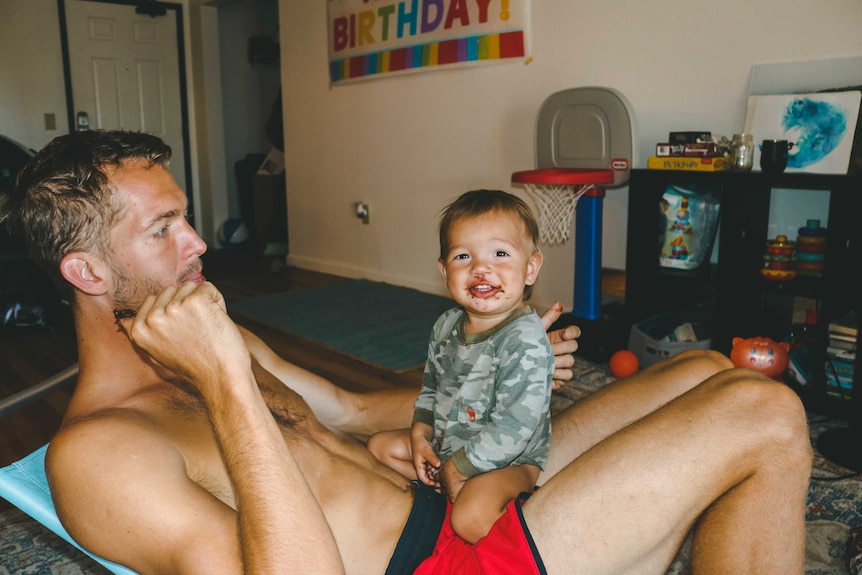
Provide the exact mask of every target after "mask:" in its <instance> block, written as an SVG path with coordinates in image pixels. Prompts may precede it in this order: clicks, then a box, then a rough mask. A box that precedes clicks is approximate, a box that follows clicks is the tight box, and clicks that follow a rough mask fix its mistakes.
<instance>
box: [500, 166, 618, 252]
mask: <svg viewBox="0 0 862 575" xmlns="http://www.w3.org/2000/svg"><path fill="white" fill-rule="evenodd" d="M613 181H614V172H613V170H593V169H586V168H544V169H538V170H525V171H522V172H515V173H514V174H512V183H513V184H523V185H524V189H525V191H526V192H527V195H529V196H530V198H531V199H532V200H533V203H535V205H536V210H537V212H538V213H537V214H536V219H537V220H538V222H539V240H540V241H541V243H543V244H546V245H551V246H553V245H561V244H564V243H566V241H567V240H568V239H569V230H570V229H571V227H572V220H573V219H574V217H575V206H576V205H577V203H578V200H579V199H580V198H581V196H584V195H586V196H592V197H603V196H604V195H605V190H604V187H603V186H601V185H600V184H611V183H613Z"/></svg>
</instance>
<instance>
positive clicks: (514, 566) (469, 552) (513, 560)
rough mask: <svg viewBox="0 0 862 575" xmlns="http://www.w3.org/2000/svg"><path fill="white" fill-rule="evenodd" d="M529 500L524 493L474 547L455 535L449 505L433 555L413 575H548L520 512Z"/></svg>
mask: <svg viewBox="0 0 862 575" xmlns="http://www.w3.org/2000/svg"><path fill="white" fill-rule="evenodd" d="M529 496H530V495H529V494H528V493H522V494H521V495H520V496H519V497H517V498H516V499H514V500H513V501H510V502H509V504H508V505H507V506H506V512H505V513H504V514H503V516H502V517H500V519H498V520H497V522H496V523H494V525H493V526H492V527H491V531H490V532H489V533H488V535H486V536H485V537H483V538H482V539H480V540H479V541H477V542H476V544H475V545H471V544H469V543H467V542H466V541H464V540H463V539H461V538H460V537H458V536H457V535H456V534H455V531H454V530H453V529H452V522H451V521H450V517H449V516H450V514H451V512H452V504H451V503H450V504H448V506H447V508H446V519H445V520H444V521H443V529H442V530H441V531H440V536H439V537H438V538H437V544H436V546H435V547H434V552H433V553H432V554H431V556H430V557H428V558H427V559H426V560H425V561H423V562H422V564H421V565H419V568H418V569H416V571H414V575H455V574H457V575H498V574H506V573H511V574H513V575H547V571H546V570H545V565H544V564H543V563H542V558H541V557H539V551H538V549H536V545H535V543H533V538H532V536H530V530H529V529H528V528H527V524H526V523H525V522H524V515H523V513H522V511H521V504H522V503H523V502H524V501H526V500H527V498H529Z"/></svg>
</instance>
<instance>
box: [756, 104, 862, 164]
mask: <svg viewBox="0 0 862 575" xmlns="http://www.w3.org/2000/svg"><path fill="white" fill-rule="evenodd" d="M860 101H862V92H860V91H856V90H850V91H845V92H817V93H808V94H777V95H764V96H750V97H749V101H748V111H747V113H746V118H745V132H746V133H750V134H754V141H755V142H756V143H757V144H758V145H757V146H756V147H755V151H754V169H755V170H757V169H759V166H760V142H762V141H763V140H787V141H788V142H789V143H790V144H791V146H790V150H789V154H788V160H787V171H788V172H791V171H796V172H810V173H815V174H846V173H847V171H848V167H849V164H850V154H851V151H852V149H853V139H854V135H855V132H856V124H857V122H858V120H859V105H860Z"/></svg>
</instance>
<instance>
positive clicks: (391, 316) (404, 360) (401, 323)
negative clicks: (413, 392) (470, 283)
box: [229, 280, 455, 373]
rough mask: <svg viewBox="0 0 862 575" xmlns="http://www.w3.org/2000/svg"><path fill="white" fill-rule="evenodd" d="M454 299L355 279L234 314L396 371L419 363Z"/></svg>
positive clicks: (239, 308)
mask: <svg viewBox="0 0 862 575" xmlns="http://www.w3.org/2000/svg"><path fill="white" fill-rule="evenodd" d="M454 305H455V303H454V301H453V300H451V299H449V298H446V297H442V296H437V295H432V294H427V293H424V292H420V291H418V290H414V289H410V288H405V287H399V286H394V285H390V284H386V283H380V282H372V281H367V280H356V281H351V282H347V283H344V284H339V285H334V286H327V287H324V288H318V289H312V290H306V291H298V292H289V293H282V294H275V295H270V296H264V297H260V298H255V299H250V300H246V301H242V302H239V303H235V304H233V305H231V306H230V308H229V311H230V312H232V313H233V312H237V313H240V314H242V315H244V316H246V317H249V318H251V319H254V320H256V321H259V322H261V323H264V324H266V325H268V326H270V327H274V328H278V329H280V330H282V331H285V332H288V333H291V334H294V335H297V336H300V337H302V338H305V339H308V340H312V341H315V342H318V343H320V344H322V345H324V346H326V347H328V348H330V349H333V350H335V351H338V352H340V353H343V354H345V355H348V356H351V357H354V358H356V359H359V360H361V361H364V362H366V363H370V364H373V365H376V366H378V367H382V368H385V369H388V370H391V371H394V372H396V373H400V372H403V371H407V370H411V369H414V368H416V367H420V366H422V365H424V363H425V357H426V355H427V354H428V338H429V336H430V335H431V327H432V326H433V325H434V321H435V320H436V319H437V317H438V316H439V315H440V314H441V313H443V312H444V311H446V310H447V309H449V308H451V307H453V306H454Z"/></svg>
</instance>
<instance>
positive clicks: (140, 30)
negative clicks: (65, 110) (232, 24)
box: [66, 0, 191, 195]
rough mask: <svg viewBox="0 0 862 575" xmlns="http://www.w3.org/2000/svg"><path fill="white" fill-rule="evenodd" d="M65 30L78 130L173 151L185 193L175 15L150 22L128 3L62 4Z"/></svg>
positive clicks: (75, 0) (173, 167) (82, 0)
mask: <svg viewBox="0 0 862 575" xmlns="http://www.w3.org/2000/svg"><path fill="white" fill-rule="evenodd" d="M66 30H67V34H68V47H69V66H70V72H71V82H72V102H73V104H74V110H75V114H76V118H77V123H78V126H79V129H86V128H87V127H88V128H89V129H105V130H117V129H123V130H132V131H140V132H147V133H149V134H154V135H156V136H159V137H160V138H162V139H163V140H164V141H165V142H167V143H168V144H169V145H170V146H171V148H172V149H173V159H172V160H171V165H170V168H171V173H172V174H173V176H174V178H175V179H176V181H177V183H178V184H179V185H180V187H182V188H183V189H186V184H187V182H186V167H185V150H184V147H183V123H182V105H181V92H180V66H179V54H178V50H177V22H176V14H175V13H174V10H167V14H166V15H165V16H156V17H152V16H148V15H145V14H136V13H135V6H130V5H123V4H110V3H103V2H88V1H86V0H66ZM190 191H191V190H188V189H186V194H187V195H190Z"/></svg>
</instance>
